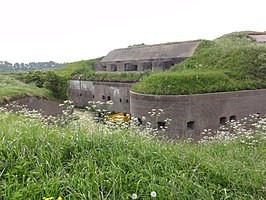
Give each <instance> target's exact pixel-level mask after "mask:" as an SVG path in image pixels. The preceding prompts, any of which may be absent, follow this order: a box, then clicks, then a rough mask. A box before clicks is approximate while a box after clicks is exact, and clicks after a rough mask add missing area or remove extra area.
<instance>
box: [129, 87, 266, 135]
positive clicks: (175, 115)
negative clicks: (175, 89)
mask: <svg viewBox="0 0 266 200" xmlns="http://www.w3.org/2000/svg"><path fill="white" fill-rule="evenodd" d="M152 109H157V110H158V109H163V110H164V113H163V114H162V115H161V116H160V117H159V118H158V120H157V122H163V121H164V119H166V118H171V119H172V122H171V125H170V126H169V129H168V131H167V132H166V134H167V136H168V137H169V138H173V139H175V138H177V137H180V136H181V137H183V136H187V135H189V136H191V137H199V133H200V132H201V131H202V130H203V129H205V128H210V129H217V128H218V127H219V126H220V125H221V123H223V122H224V120H230V118H231V119H241V118H244V117H245V116H248V115H249V114H255V113H260V114H261V115H264V114H265V113H266V90H265V89H262V90H250V91H238V92H221V93H210V94H197V95H145V94H138V93H134V92H131V93H130V113H131V114H132V116H133V117H137V118H141V117H142V116H145V117H146V119H147V121H150V122H152V123H153V126H154V127H156V126H157V122H156V121H155V119H154V118H151V117H150V116H149V115H148V112H149V111H151V110H152Z"/></svg>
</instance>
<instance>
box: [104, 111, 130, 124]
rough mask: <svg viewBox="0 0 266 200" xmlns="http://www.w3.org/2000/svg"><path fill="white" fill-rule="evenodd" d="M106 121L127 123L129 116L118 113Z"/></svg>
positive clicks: (108, 117)
mask: <svg viewBox="0 0 266 200" xmlns="http://www.w3.org/2000/svg"><path fill="white" fill-rule="evenodd" d="M106 119H107V120H109V121H113V122H128V121H129V120H130V114H126V113H125V112H119V113H116V114H113V115H109V116H107V117H106Z"/></svg>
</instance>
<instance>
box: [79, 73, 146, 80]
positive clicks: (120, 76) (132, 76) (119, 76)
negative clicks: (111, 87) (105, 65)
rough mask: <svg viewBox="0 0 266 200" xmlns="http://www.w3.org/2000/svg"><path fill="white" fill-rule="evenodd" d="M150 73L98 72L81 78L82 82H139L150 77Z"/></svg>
mask: <svg viewBox="0 0 266 200" xmlns="http://www.w3.org/2000/svg"><path fill="white" fill-rule="evenodd" d="M150 73H151V72H150V71H146V72H96V73H90V74H87V75H86V74H83V75H82V76H80V79H82V80H89V81H113V82H138V81H140V80H142V79H143V78H144V77H147V76H149V75H150Z"/></svg>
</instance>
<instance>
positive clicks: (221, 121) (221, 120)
mask: <svg viewBox="0 0 266 200" xmlns="http://www.w3.org/2000/svg"><path fill="white" fill-rule="evenodd" d="M226 121H227V120H226V117H221V118H220V124H221V125H225V123H226Z"/></svg>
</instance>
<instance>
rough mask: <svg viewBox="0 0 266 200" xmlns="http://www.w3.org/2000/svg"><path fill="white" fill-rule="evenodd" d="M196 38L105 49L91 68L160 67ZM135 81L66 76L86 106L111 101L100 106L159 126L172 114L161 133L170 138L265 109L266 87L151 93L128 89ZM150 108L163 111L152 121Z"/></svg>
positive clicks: (187, 50) (179, 57) (189, 49)
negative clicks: (71, 77)
mask: <svg viewBox="0 0 266 200" xmlns="http://www.w3.org/2000/svg"><path fill="white" fill-rule="evenodd" d="M250 37H251V38H252V39H254V40H256V41H257V42H263V43H264V42H265V36H259V35H251V36H250ZM199 43H200V41H199V40H197V41H189V42H177V43H166V44H159V45H143V46H137V47H129V48H124V49H116V50H113V51H111V52H110V53H108V54H107V55H106V56H105V57H104V58H103V59H102V60H101V61H100V62H99V63H97V65H96V66H95V68H96V71H108V72H112V73H117V72H128V71H145V70H151V71H163V70H167V69H169V68H170V67H171V66H172V65H174V64H177V63H179V62H181V61H183V60H185V59H186V58H188V57H190V56H192V55H193V53H194V51H195V49H196V48H197V46H198V45H199ZM96 73H97V72H96ZM135 83H136V82H114V81H113V82H108V81H86V80H71V81H70V88H69V95H70V99H71V100H73V101H74V104H75V105H76V106H78V107H85V106H87V105H88V102H89V101H101V102H107V101H110V100H112V101H113V102H114V103H113V104H112V105H105V106H104V105H103V106H102V108H104V109H108V110H109V111H115V112H126V113H130V114H131V115H132V116H133V117H135V118H138V119H139V121H140V122H141V119H142V117H145V118H146V121H149V122H152V125H153V127H155V128H158V129H161V128H163V129H164V128H165V126H167V124H166V123H165V121H164V120H165V119H166V118H171V119H172V122H171V124H170V126H169V127H168V129H167V131H166V132H165V134H166V135H167V137H169V138H172V139H177V138H180V137H183V136H184V137H198V136H199V133H200V132H201V131H203V129H217V128H219V127H220V126H221V125H224V124H225V123H226V122H227V121H230V120H238V119H241V118H244V117H246V116H248V115H250V114H258V115H261V116H263V115H265V113H266V103H265V102H266V89H257V90H243V91H233V92H217V93H206V94H193V95H151V94H140V93H136V92H133V91H131V88H132V86H133V85H134V84H135ZM153 109H155V110H159V109H162V110H163V113H162V114H161V115H160V117H159V118H158V119H156V121H154V119H153V118H152V117H151V116H150V115H149V114H148V113H149V112H150V111H152V110H153Z"/></svg>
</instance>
